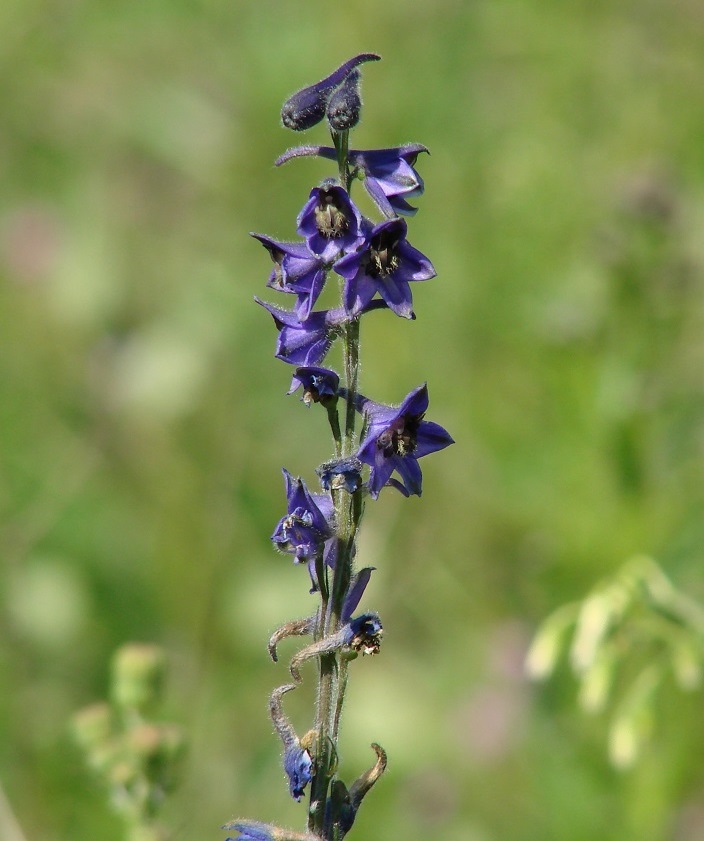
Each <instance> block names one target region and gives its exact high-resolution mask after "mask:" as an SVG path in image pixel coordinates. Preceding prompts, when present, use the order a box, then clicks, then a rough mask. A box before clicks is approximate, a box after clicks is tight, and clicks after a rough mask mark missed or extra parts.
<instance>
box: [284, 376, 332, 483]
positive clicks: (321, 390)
mask: <svg viewBox="0 0 704 841" xmlns="http://www.w3.org/2000/svg"><path fill="white" fill-rule="evenodd" d="M339 385H340V378H339V376H338V375H337V374H336V373H335V372H334V371H330V370H329V369H328V368H320V367H318V366H316V365H310V366H307V367H302V368H296V370H295V371H294V373H293V379H292V380H291V388H290V389H289V390H288V393H289V394H293V392H294V391H296V390H297V389H298V388H300V387H301V386H302V387H303V397H301V400H302V401H303V402H304V403H305V404H306V406H310V404H311V403H320V402H326V400H329V399H330V398H336V397H337V389H338V387H339ZM323 487H325V485H323ZM326 490H327V488H326Z"/></svg>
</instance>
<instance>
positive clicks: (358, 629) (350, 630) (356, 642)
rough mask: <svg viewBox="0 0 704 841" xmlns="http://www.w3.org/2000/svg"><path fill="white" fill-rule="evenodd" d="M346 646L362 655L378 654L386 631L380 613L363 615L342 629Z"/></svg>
mask: <svg viewBox="0 0 704 841" xmlns="http://www.w3.org/2000/svg"><path fill="white" fill-rule="evenodd" d="M342 631H343V634H344V644H345V645H346V646H348V647H349V648H351V649H352V651H356V652H358V653H359V652H361V653H362V654H378V653H379V649H380V648H381V637H382V635H383V633H384V629H383V627H382V624H381V619H379V614H378V613H363V614H362V615H361V616H357V617H356V619H351V620H350V621H349V623H348V624H347V625H345V626H344V628H343V629H342Z"/></svg>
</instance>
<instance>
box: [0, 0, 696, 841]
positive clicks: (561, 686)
mask: <svg viewBox="0 0 704 841" xmlns="http://www.w3.org/2000/svg"><path fill="white" fill-rule="evenodd" d="M370 50H371V51H377V52H379V53H381V54H382V56H383V58H384V61H383V62H381V63H379V64H371V65H367V66H365V67H364V69H363V76H364V93H365V110H364V115H363V122H362V125H361V126H360V128H358V129H357V131H356V133H355V137H354V141H353V145H354V146H357V147H362V148H364V147H371V148H379V147H384V146H392V145H397V144H399V143H403V142H410V141H418V142H423V143H425V144H426V145H427V146H428V147H429V148H430V150H431V153H432V154H431V156H430V157H427V156H424V157H422V158H421V160H420V161H419V168H420V171H421V173H422V175H423V177H424V178H425V181H426V194H425V195H424V196H423V197H422V198H421V199H419V200H418V202H417V203H418V204H419V206H420V211H419V213H418V215H417V217H415V218H414V219H413V220H411V221H410V234H409V238H410V240H411V242H412V243H413V244H414V245H415V246H416V247H418V248H420V249H421V250H422V251H424V252H425V253H427V254H428V256H429V257H430V258H431V259H432V260H433V262H434V264H435V266H436V269H437V271H438V278H437V279H436V280H434V281H432V282H430V283H428V284H422V285H419V286H418V287H417V288H416V290H415V293H414V303H415V309H416V311H417V313H418V320H417V322H415V323H413V324H411V323H409V322H405V321H403V320H401V319H396V318H393V317H391V316H381V315H377V316H373V317H370V319H368V322H365V324H364V326H363V334H364V336H363V338H364V343H363V349H362V357H363V371H362V388H363V390H364V391H365V392H366V393H369V394H371V395H372V396H373V397H375V398H376V399H378V400H382V401H387V402H393V401H399V400H400V399H401V398H402V397H403V396H404V395H405V394H406V393H407V392H408V391H409V390H410V389H411V388H413V387H415V386H416V385H418V384H419V383H421V382H423V381H425V380H427V381H428V383H429V389H430V396H431V412H430V415H429V416H430V417H431V418H432V419H433V420H437V421H438V422H440V423H442V424H443V425H444V426H446V427H447V428H448V429H449V430H450V431H451V432H452V434H453V436H454V437H455V438H456V440H457V444H456V445H455V446H454V447H453V448H452V449H451V450H448V451H447V452H444V453H440V454H438V455H437V456H433V457H432V458H431V459H427V461H426V462H425V463H424V476H425V481H424V491H425V493H424V497H423V499H422V501H419V500H418V499H411V500H404V499H402V498H401V497H400V495H398V494H394V493H392V492H388V493H384V494H382V497H381V498H380V500H379V502H378V504H375V505H374V506H370V507H369V509H368V512H367V517H366V519H365V527H364V534H363V537H362V542H361V547H360V553H359V558H360V561H361V562H363V563H364V564H373V565H375V566H376V567H377V568H378V571H377V573H375V577H374V579H373V581H372V583H371V585H370V587H369V590H368V593H367V596H366V599H365V606H366V607H368V608H369V609H378V610H379V611H380V612H381V614H382V616H383V619H384V625H385V628H386V638H385V643H384V647H383V649H382V653H381V655H380V657H379V658H376V659H371V658H365V659H364V660H363V661H359V662H358V663H356V664H355V666H354V668H353V674H352V682H351V689H350V694H349V702H348V708H347V717H346V720H345V726H344V731H343V737H342V745H341V749H342V771H343V774H344V775H345V776H346V778H347V779H350V778H354V777H355V776H356V774H357V773H358V772H359V771H360V770H361V769H362V768H365V767H367V766H368V764H370V762H371V760H372V759H373V754H372V752H371V750H370V749H369V743H370V742H371V741H379V742H380V743H381V744H383V745H384V747H385V748H386V750H387V751H388V754H389V772H388V774H387V775H386V776H385V777H384V779H383V780H382V782H381V783H380V784H379V785H378V787H377V788H376V789H375V791H374V792H373V793H372V795H370V796H369V798H368V799H367V800H366V801H365V803H364V807H363V809H362V810H361V811H360V815H359V818H358V822H357V825H356V826H355V830H354V833H355V834H354V837H355V838H360V839H363V838H365V837H366V838H374V839H378V841H384V839H397V841H398V840H399V839H404V841H421V839H423V841H425V839H429V838H433V839H435V838H437V839H443V841H549V839H559V840H560V841H581V839H584V841H587V839H589V841H593V839H597V838H598V839H603V841H610V840H611V839H614V841H615V839H619V841H650V840H651V839H652V840H653V841H655V840H656V839H676V841H695V840H696V839H701V838H702V837H704V724H702V716H701V708H702V700H703V694H702V691H696V692H693V693H691V694H682V693H679V692H677V691H676V690H675V689H672V690H671V691H669V692H668V691H666V692H663V693H662V695H661V696H660V697H659V700H658V704H659V707H658V720H657V726H656V729H655V731H654V734H653V740H652V743H651V745H650V747H649V748H648V749H647V750H646V752H645V753H644V756H643V758H642V759H641V761H640V762H639V763H638V764H637V765H636V767H635V768H633V769H632V770H630V771H627V772H618V771H616V770H614V769H613V768H612V767H611V766H610V765H609V763H608V759H607V752H606V735H605V722H604V718H603V717H593V718H588V717H586V716H584V715H583V714H582V713H581V712H579V710H578V709H577V706H576V700H575V698H576V686H575V681H574V679H573V678H572V677H571V676H570V674H569V672H568V670H567V669H564V670H562V671H560V673H559V674H558V675H557V677H556V678H555V679H554V680H553V681H551V682H549V683H548V684H547V685H545V686H534V685H531V684H529V683H528V681H527V680H526V679H525V678H524V672H523V665H522V664H523V658H524V655H525V651H526V648H527V645H528V643H529V641H530V639H531V636H532V634H533V633H534V631H535V629H536V627H537V626H538V625H539V623H540V621H541V620H542V619H543V618H544V617H545V616H546V615H547V614H548V613H549V612H550V611H552V610H553V609H554V608H555V607H557V606H558V605H559V604H561V603H563V602H564V601H566V600H569V599H574V598H581V597H583V595H584V594H585V593H586V591H587V590H589V588H591V587H592V586H593V585H594V583H595V582H596V581H597V580H598V579H599V578H601V577H602V576H604V575H607V574H609V573H611V572H612V571H613V570H615V569H616V568H617V567H618V566H619V565H620V564H621V563H622V562H623V561H625V560H627V558H628V557H630V556H631V555H632V554H634V553H637V552H647V553H651V554H652V555H653V556H655V557H656V558H657V559H658V560H659V561H660V562H661V564H662V565H663V567H664V568H665V569H666V571H667V572H668V574H669V575H670V576H671V577H672V579H673V580H675V581H676V582H677V583H678V585H679V586H681V587H683V588H684V589H686V590H688V591H689V592H690V593H691V594H692V595H694V596H695V597H698V598H700V599H704V578H703V577H702V574H701V560H702V543H703V540H704V518H703V517H702V511H703V502H704V483H703V482H702V468H703V467H704V426H703V423H702V422H703V421H704V389H703V385H702V372H703V371H704V237H703V236H702V226H703V224H704V98H703V97H702V90H704V6H702V4H701V2H700V0H608V2H602V0H590V2H569V0H568V2H565V0H476V2H462V0H434V2H432V3H431V2H419V3H414V4H410V3H405V2H400V0H387V2H384V3H380V2H378V0H377V2H371V1H370V0H351V2H348V3H344V4H343V3H337V4H334V3H329V2H321V1H320V0H311V2H308V3H306V4H298V3H292V2H287V1H286V0H279V2H273V0H259V1H258V2H257V3H254V2H249V3H246V2H242V0H230V2H225V0H190V2H188V0H173V2H170V3H167V2H163V0H125V2H120V3H116V2H109V0H92V2H87V0H4V2H3V3H2V4H1V5H0V105H1V107H2V119H1V121H0V188H1V189H0V336H1V338H0V441H1V445H0V781H1V782H2V785H3V787H4V789H5V792H6V795H7V797H8V800H9V802H10V803H11V806H12V809H13V811H14V814H15V815H16V817H17V820H18V821H19V824H20V825H21V827H22V830H23V833H24V836H25V838H26V840H27V841H35V839H42V841H65V839H71V841H88V839H95V838H100V839H101V840H102V841H117V839H119V838H120V832H121V828H120V825H119V823H118V822H117V821H116V820H115V818H114V816H113V815H112V814H111V813H110V812H109V810H108V808H107V806H106V803H105V799H104V796H103V793H102V791H101V790H100V788H99V786H98V785H97V784H96V783H95V781H94V780H93V779H92V778H91V777H90V775H89V774H88V773H87V772H86V770H85V769H84V766H83V763H82V758H81V756H80V754H79V752H78V751H77V749H76V748H75V747H74V746H73V744H72V742H71V739H70V737H69V734H68V729H67V721H68V720H69V718H70V716H71V714H72V713H73V712H74V711H75V710H76V709H77V708H79V707H82V706H84V705H86V704H88V703H90V702H91V701H93V700H95V699H98V698H102V697H104V696H105V694H106V686H107V667H108V661H109V658H110V655H111V654H112V652H113V650H114V649H115V648H116V646H118V645H119V644H121V643H123V642H125V641H128V640H133V639H136V640H144V641H150V642H157V643H160V644H162V645H163V646H165V648H166V650H167V653H168V656H169V659H170V661H171V679H170V682H169V686H168V703H167V708H166V710H165V711H164V715H165V716H166V717H167V718H169V719H170V720H172V721H175V722H177V723H179V724H181V725H182V726H183V727H184V728H185V729H186V730H187V732H188V735H189V738H190V743H191V749H190V754H189V757H188V760H187V763H186V768H185V772H184V777H183V784H182V786H181V788H180V790H179V791H178V793H177V794H176V796H174V797H173V798H172V799H171V801H170V802H169V804H168V806H167V809H166V815H165V820H167V821H168V822H169V824H170V825H171V826H172V827H173V829H174V838H175V839H176V840H177V841H178V840H179V839H184V841H185V839H189V841H190V840H191V839H207V838H213V839H217V838H220V837H222V835H223V834H222V833H220V831H219V829H218V827H219V826H220V824H221V823H223V822H225V821H227V820H230V819H232V818H233V817H236V816H247V817H253V818H258V819H261V820H267V821H274V822H277V823H281V824H283V825H288V826H294V827H298V828H302V824H303V823H304V818H303V812H304V807H303V805H302V804H295V803H293V802H292V801H291V800H290V799H289V798H288V796H287V794H286V789H285V783H284V780H283V775H282V771H281V768H280V759H279V752H278V748H279V746H278V744H277V741H276V739H275V737H274V736H273V735H272V733H271V726H270V723H269V720H268V716H267V712H266V697H267V694H268V692H269V691H270V689H271V688H272V687H273V686H275V685H277V683H282V682H285V680H286V677H285V667H284V666H283V665H282V664H280V665H278V666H274V665H273V664H272V663H271V662H269V661H268V659H267V656H266V650H265V643H266V640H267V639H268V635H269V633H270V632H271V631H272V630H273V629H274V628H275V627H276V626H277V624H278V623H280V622H281V621H283V620H285V619H289V618H293V617H297V616H302V615H306V612H307V611H308V610H309V609H310V605H311V600H310V597H309V595H308V593H307V587H308V583H307V576H306V573H305V571H304V570H302V569H298V568H294V567H293V565H292V564H291V563H290V561H289V560H288V559H287V558H284V557H281V556H277V555H276V554H275V553H274V552H273V551H272V548H271V546H270V543H269V539H268V537H269V534H270V533H271V531H272V528H273V526H274V524H275V523H276V521H277V520H278V518H279V517H280V516H281V512H282V510H283V480H282V477H281V475H280V468H281V467H282V466H286V467H287V468H288V469H289V470H290V471H292V472H293V473H294V474H298V473H300V474H301V475H303V476H304V477H305V478H306V479H308V480H309V481H311V482H312V480H313V479H314V473H313V468H314V467H315V466H316V465H317V464H319V463H320V462H321V461H323V460H324V459H326V458H327V457H329V455H330V450H331V446H330V444H329V442H328V437H327V432H326V424H325V419H324V413H322V412H320V411H317V410H315V409H313V410H311V411H310V412H308V411H306V410H305V409H304V408H303V406H302V405H301V404H300V403H299V402H298V401H297V399H296V398H286V397H285V396H284V393H285V391H286V389H287V388H288V384H289V376H290V370H289V369H288V367H287V366H285V365H283V363H280V362H278V361H276V360H274V359H273V356H272V354H273V346H274V338H275V336H274V330H273V327H272V325H271V320H270V318H269V316H267V315H266V313H264V312H263V311H262V310H261V309H260V308H259V307H257V306H255V305H254V303H253V302H252V297H253V295H254V294H263V293H265V292H266V290H264V288H263V287H264V283H265V281H266V278H267V276H268V273H269V270H270V263H269V258H268V256H267V255H266V253H265V252H264V250H263V249H262V248H261V246H260V245H258V244H257V243H256V242H255V241H253V240H251V239H250V238H248V236H247V232H248V231H261V232H266V233H268V234H270V235H272V236H278V237H281V238H291V237H293V236H294V234H295V217H296V214H297V212H298V211H299V209H300V207H301V206H302V204H303V202H304V201H305V199H306V197H307V195H308V191H309V189H310V187H311V186H312V185H313V184H315V183H317V182H318V181H319V180H320V179H322V178H323V177H325V176H327V175H329V174H331V172H330V165H329V164H328V163H325V162H323V161H316V160H302V161H296V162H293V163H291V164H289V165H288V166H287V167H286V168H284V169H282V170H280V171H279V170H274V168H273V166H272V162H273V160H274V159H275V158H276V157H277V156H278V155H279V154H280V153H281V152H282V151H283V150H284V149H285V148H287V146H289V145H292V144H293V143H295V142H297V140H298V138H296V137H294V136H293V135H292V134H291V133H289V132H286V131H285V130H284V129H283V128H282V127H281V126H280V125H279V123H278V112H279V108H280V105H281V102H282V101H283V99H284V98H285V97H286V96H287V95H288V94H289V93H291V92H292V91H293V90H295V89H296V88H297V87H300V86H302V85H305V84H309V83H311V82H313V81H315V80H317V79H319V78H321V77H322V76H323V75H325V74H326V73H328V72H330V71H331V70H332V69H333V68H334V67H336V66H337V65H338V64H339V63H341V62H342V61H344V60H345V59H347V58H349V57H350V56H352V55H354V54H355V53H357V52H362V51H370ZM305 139H306V140H307V141H309V142H315V143H324V142H326V138H325V136H324V133H323V130H322V129H321V128H319V129H314V130H312V131H311V132H310V133H309V134H308V135H306V137H305ZM358 196H359V193H358ZM360 202H362V206H363V208H364V209H365V210H366V211H367V212H371V211H370V208H369V206H368V205H367V204H365V203H364V202H365V199H364V198H361V197H360ZM267 297H268V300H274V298H275V296H274V294H273V293H271V294H270V295H269V296H267ZM278 303H281V300H279V301H278ZM285 303H287V304H288V301H286V302H285ZM288 645H290V646H291V648H290V651H293V650H294V649H293V644H292V643H290V644H288ZM283 649H284V650H282V653H283V654H284V655H285V654H286V653H289V650H288V648H287V647H283ZM311 683H312V682H311V681H310V680H309V681H308V683H307V685H306V689H305V690H302V691H301V692H300V693H296V695H297V696H298V697H296V698H291V703H290V704H289V705H288V709H289V711H290V712H291V714H292V715H293V717H294V718H295V720H296V723H297V725H298V727H299V729H300V730H305V729H306V728H307V726H308V725H307V722H308V718H307V716H308V715H309V710H310V704H311V703H312V697H311V695H310V687H311ZM6 826H7V824H6Z"/></svg>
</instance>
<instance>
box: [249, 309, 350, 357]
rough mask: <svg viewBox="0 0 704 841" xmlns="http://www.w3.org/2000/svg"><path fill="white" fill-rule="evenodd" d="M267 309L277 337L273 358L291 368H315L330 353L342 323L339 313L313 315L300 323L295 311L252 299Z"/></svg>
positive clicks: (341, 313) (326, 311)
mask: <svg viewBox="0 0 704 841" xmlns="http://www.w3.org/2000/svg"><path fill="white" fill-rule="evenodd" d="M254 300H255V301H256V302H257V303H258V304H261V305H262V306H263V307H264V309H266V310H268V311H269V312H270V313H271V315H272V317H273V319H274V324H275V325H276V329H277V330H278V331H279V336H278V339H277V342H276V354H275V355H276V358H277V359H282V360H283V361H284V362H288V363H289V364H290V365H317V364H318V363H319V362H322V361H323V359H324V358H325V354H326V353H327V352H328V351H329V350H330V346H331V345H332V342H333V337H334V334H335V327H336V326H337V325H339V324H341V323H342V322H343V321H345V314H344V312H343V311H342V310H339V309H338V310H322V311H321V312H314V313H311V315H310V316H309V317H308V318H307V319H305V320H304V321H302V320H301V319H300V318H299V317H298V316H297V315H296V313H294V312H289V311H288V310H282V309H280V308H279V307H275V306H273V305H272V304H267V303H265V302H264V301H261V300H259V298H255V299H254Z"/></svg>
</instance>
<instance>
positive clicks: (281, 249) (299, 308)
mask: <svg viewBox="0 0 704 841" xmlns="http://www.w3.org/2000/svg"><path fill="white" fill-rule="evenodd" d="M251 236H253V237H254V238H255V239H257V240H259V242H261V244H262V245H263V246H264V248H266V250H267V251H268V252H269V254H270V255H271V259H272V260H273V261H274V268H273V269H272V271H271V274H270V275H269V280H268V281H267V286H268V287H269V288H270V289H276V290H277V291H279V292H288V293H292V294H295V295H298V301H297V303H296V307H295V313H296V315H297V316H298V318H299V319H301V321H305V320H306V319H307V318H308V317H309V316H310V314H311V310H312V309H313V307H314V306H315V303H316V301H317V300H318V298H319V297H320V293H321V292H322V291H323V287H324V286H325V278H326V271H325V264H324V262H323V261H322V260H321V259H320V257H316V256H315V254H311V252H310V251H309V249H308V246H307V245H306V244H305V243H304V242H281V241H279V240H275V239H272V238H271V237H268V236H265V235H264V234H251Z"/></svg>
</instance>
